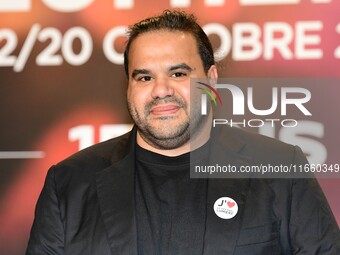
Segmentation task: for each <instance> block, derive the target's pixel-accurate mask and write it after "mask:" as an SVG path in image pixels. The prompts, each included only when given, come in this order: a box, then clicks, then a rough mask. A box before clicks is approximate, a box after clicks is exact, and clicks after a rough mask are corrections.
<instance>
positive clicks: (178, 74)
mask: <svg viewBox="0 0 340 255" xmlns="http://www.w3.org/2000/svg"><path fill="white" fill-rule="evenodd" d="M183 76H187V74H186V73H182V72H176V73H173V74H172V75H171V77H175V78H176V77H183Z"/></svg>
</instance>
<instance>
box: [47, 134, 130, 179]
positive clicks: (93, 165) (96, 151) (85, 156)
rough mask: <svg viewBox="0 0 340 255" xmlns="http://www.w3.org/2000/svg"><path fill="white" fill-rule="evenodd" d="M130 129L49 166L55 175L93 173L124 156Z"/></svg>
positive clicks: (126, 150)
mask: <svg viewBox="0 0 340 255" xmlns="http://www.w3.org/2000/svg"><path fill="white" fill-rule="evenodd" d="M130 139H132V131H131V132H128V133H126V134H124V135H122V136H119V137H116V138H113V139H110V140H107V141H105V142H101V143H98V144H95V145H93V146H90V147H88V148H86V149H83V150H81V151H79V152H77V153H75V154H73V155H71V156H70V157H68V158H66V159H64V160H63V161H61V162H59V163H57V164H56V165H54V166H53V167H52V168H51V171H54V172H55V176H56V177H65V176H70V175H81V176H84V177H85V176H87V175H91V176H92V175H94V174H95V173H96V172H97V171H100V170H101V169H104V168H106V167H108V166H110V165H111V164H112V163H113V162H115V161H118V160H119V159H121V158H123V157H124V156H126V154H127V153H128V151H129V146H130Z"/></svg>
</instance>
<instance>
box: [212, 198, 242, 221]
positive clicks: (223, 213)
mask: <svg viewBox="0 0 340 255" xmlns="http://www.w3.org/2000/svg"><path fill="white" fill-rule="evenodd" d="M214 211H215V213H216V215H217V216H218V217H220V218H222V219H225V220H228V219H231V218H234V217H235V215H236V214H237V211H238V205H237V203H236V201H235V200H234V199H232V198H230V197H220V198H219V199H217V200H216V202H215V204H214Z"/></svg>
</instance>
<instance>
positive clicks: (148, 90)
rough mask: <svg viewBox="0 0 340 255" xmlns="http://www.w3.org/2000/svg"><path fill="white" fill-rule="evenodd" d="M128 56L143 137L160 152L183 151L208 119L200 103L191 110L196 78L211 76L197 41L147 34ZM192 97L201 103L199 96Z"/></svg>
mask: <svg viewBox="0 0 340 255" xmlns="http://www.w3.org/2000/svg"><path fill="white" fill-rule="evenodd" d="M128 57H129V86H128V92H127V99H128V107H129V111H130V114H131V116H132V118H133V120H134V122H135V124H136V125H137V127H138V132H139V134H140V136H141V137H142V138H143V140H144V141H145V142H146V143H148V144H149V145H151V146H152V147H154V148H157V149H174V148H178V147H180V146H182V145H183V144H185V143H186V142H188V141H189V138H190V130H191V131H192V130H194V129H196V127H197V129H198V128H199V126H200V125H201V124H202V120H203V117H202V116H201V114H200V100H196V101H197V102H195V105H190V78H203V77H206V74H205V72H204V68H203V63H202V60H201V58H200V55H199V54H198V49H197V46H196V41H195V39H194V37H193V36H192V35H191V34H189V33H184V32H180V31H165V30H164V31H163V30H161V31H152V32H147V33H144V34H141V35H139V36H138V37H137V38H136V39H135V40H134V41H133V42H132V44H131V48H130V52H129V56H128ZM197 91H198V90H197ZM191 96H195V97H196V98H197V99H200V94H199V92H198V93H197V95H191ZM190 107H192V111H191V116H190ZM189 123H190V125H191V126H190V127H189ZM193 128H194V129H193Z"/></svg>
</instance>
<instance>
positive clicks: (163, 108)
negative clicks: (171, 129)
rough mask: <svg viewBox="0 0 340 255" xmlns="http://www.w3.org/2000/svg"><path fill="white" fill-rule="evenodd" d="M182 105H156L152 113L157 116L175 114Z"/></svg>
mask: <svg viewBox="0 0 340 255" xmlns="http://www.w3.org/2000/svg"><path fill="white" fill-rule="evenodd" d="M179 109H180V107H179V106H178V105H173V104H171V105H156V106H154V107H152V109H151V111H150V112H151V114H153V115H157V116H164V115H172V114H175V113H176V112H177V111H178V110H179Z"/></svg>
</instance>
